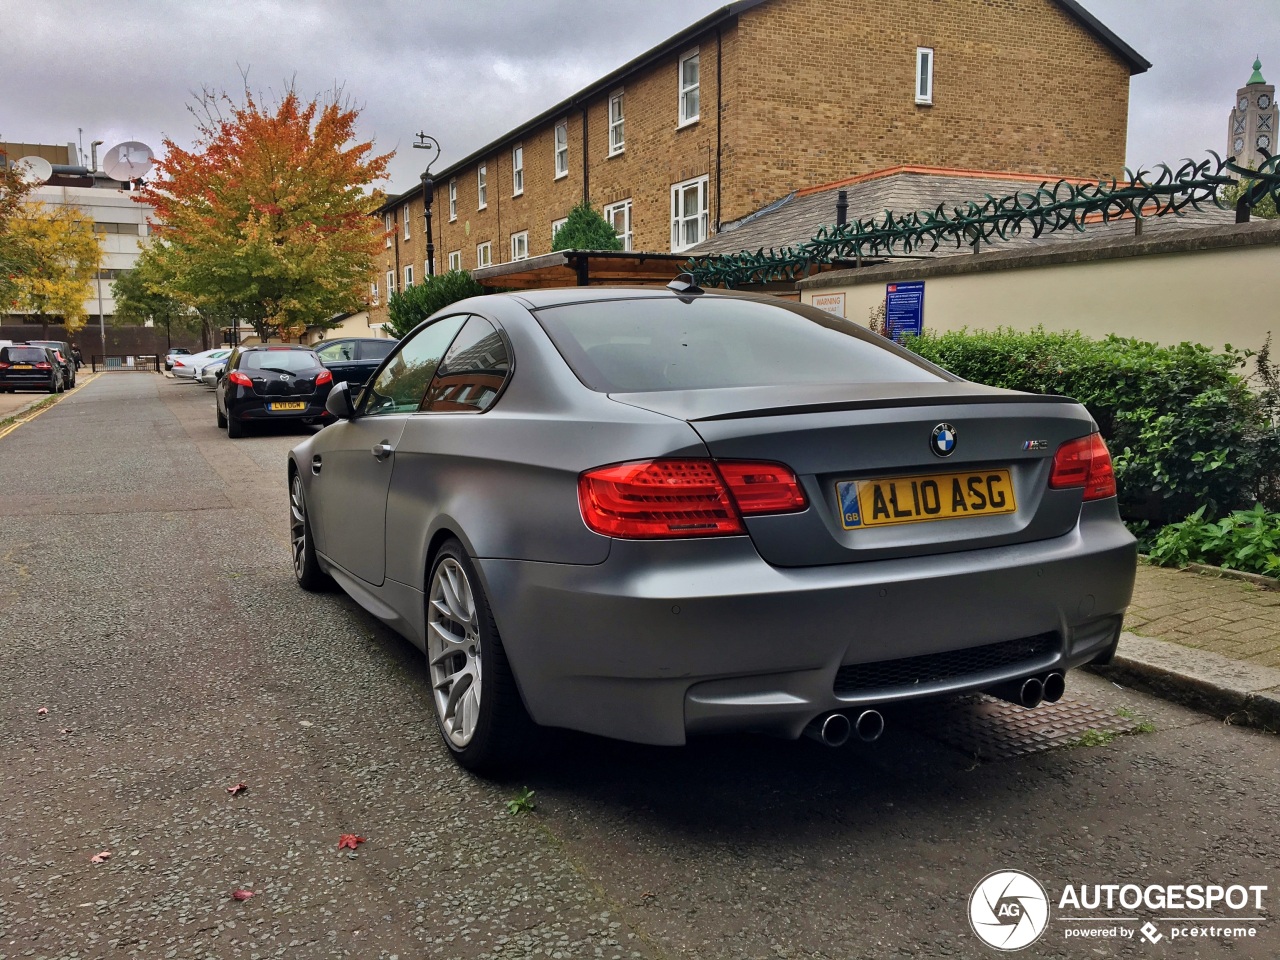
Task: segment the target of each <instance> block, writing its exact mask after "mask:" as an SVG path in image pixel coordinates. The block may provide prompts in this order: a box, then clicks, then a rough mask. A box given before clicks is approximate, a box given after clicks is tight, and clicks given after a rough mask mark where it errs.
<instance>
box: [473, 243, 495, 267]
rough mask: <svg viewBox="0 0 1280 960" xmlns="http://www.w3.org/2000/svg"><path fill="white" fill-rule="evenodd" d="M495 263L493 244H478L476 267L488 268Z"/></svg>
mask: <svg viewBox="0 0 1280 960" xmlns="http://www.w3.org/2000/svg"><path fill="white" fill-rule="evenodd" d="M492 263H493V244H491V243H489V242H488V241H487V240H486V241H485V242H484V243H479V244H476V266H477V267H487V266H489V265H490V264H492Z"/></svg>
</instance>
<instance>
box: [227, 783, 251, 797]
mask: <svg viewBox="0 0 1280 960" xmlns="http://www.w3.org/2000/svg"><path fill="white" fill-rule="evenodd" d="M248 789H249V787H248V785H247V784H243V783H237V784H236V785H235V786H234V787H227V793H229V794H231V795H232V796H233V797H234V796H235V795H236V794H237V793H243V792H244V791H246V790H248Z"/></svg>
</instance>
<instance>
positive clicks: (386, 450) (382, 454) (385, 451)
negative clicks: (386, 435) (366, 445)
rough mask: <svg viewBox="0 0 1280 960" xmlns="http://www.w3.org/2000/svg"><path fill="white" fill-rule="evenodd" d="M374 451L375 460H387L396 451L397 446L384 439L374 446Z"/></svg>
mask: <svg viewBox="0 0 1280 960" xmlns="http://www.w3.org/2000/svg"><path fill="white" fill-rule="evenodd" d="M372 452H373V456H374V459H375V460H385V459H387V457H389V456H391V454H392V453H394V452H395V448H394V447H392V446H391V444H389V443H387V441H385V440H383V441H382V442H381V443H379V444H377V445H376V446H375V447H374V448H373V451H372Z"/></svg>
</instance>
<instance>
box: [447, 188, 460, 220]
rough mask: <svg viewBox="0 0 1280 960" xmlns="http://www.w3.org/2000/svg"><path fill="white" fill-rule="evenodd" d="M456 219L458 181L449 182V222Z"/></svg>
mask: <svg viewBox="0 0 1280 960" xmlns="http://www.w3.org/2000/svg"><path fill="white" fill-rule="evenodd" d="M457 219H458V181H457V180H450V181H449V222H450V223H453V221H455V220H457Z"/></svg>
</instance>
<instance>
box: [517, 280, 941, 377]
mask: <svg viewBox="0 0 1280 960" xmlns="http://www.w3.org/2000/svg"><path fill="white" fill-rule="evenodd" d="M535 316H536V317H537V318H538V321H539V322H540V323H541V324H542V327H543V329H544V330H546V331H547V334H548V336H550V337H551V339H552V341H553V342H554V343H555V345H556V346H557V348H559V350H560V352H561V354H562V355H563V356H564V358H565V360H566V361H567V362H568V364H569V366H570V367H572V368H573V372H574V373H576V374H577V375H578V378H579V379H580V380H581V381H582V382H583V383H585V384H586V385H587V386H588V387H590V388H591V389H593V390H598V391H601V392H604V393H641V392H649V391H659V390H699V389H707V388H714V387H757V386H785V385H787V384H800V383H901V382H937V381H940V380H945V379H946V377H945V376H943V375H940V374H939V373H938V372H936V370H935V368H933V367H931V366H928V365H926V364H925V363H924V362H923V361H921V360H919V359H918V358H916V357H914V356H913V355H912V354H910V353H908V352H907V351H905V350H901V349H900V348H898V347H896V346H894V345H893V344H891V343H890V342H889V341H886V340H883V339H882V338H880V337H878V336H877V335H876V334H873V333H870V332H869V331H866V330H863V329H862V328H861V327H858V326H857V325H856V324H854V323H851V322H849V321H847V320H843V319H841V318H839V317H836V316H833V315H831V314H827V313H824V312H823V311H820V310H817V309H815V308H813V307H807V306H802V305H799V304H793V303H778V304H770V303H761V302H759V301H754V300H739V299H729V298H717V297H699V298H696V299H693V300H692V302H685V301H682V300H679V299H676V298H674V297H672V298H661V299H636V300H605V301H598V302H595V303H576V304H568V305H562V306H556V307H545V308H543V309H541V310H538V311H536V313H535Z"/></svg>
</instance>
